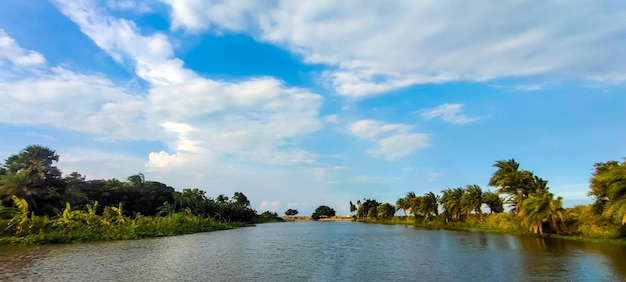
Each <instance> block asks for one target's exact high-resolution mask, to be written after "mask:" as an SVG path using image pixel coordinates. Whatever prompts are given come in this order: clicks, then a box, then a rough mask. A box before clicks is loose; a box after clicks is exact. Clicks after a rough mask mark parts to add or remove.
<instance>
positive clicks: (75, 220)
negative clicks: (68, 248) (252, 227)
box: [0, 199, 244, 244]
mask: <svg viewBox="0 0 626 282" xmlns="http://www.w3.org/2000/svg"><path fill="white" fill-rule="evenodd" d="M19 200H20V199H15V200H14V201H17V202H20V201H19ZM17 202H16V203H17ZM20 204H23V203H22V202H20ZM26 205H27V204H26ZM18 207H19V212H17V213H16V214H14V215H13V216H12V217H11V218H4V219H0V244H47V243H66V242H77V241H96V240H129V239H140V238H146V237H160V236H172V235H180V234H189V233H197V232H208V231H214V230H224V229H232V228H236V227H241V226H244V224H243V223H224V222H219V221H216V220H215V219H213V218H205V217H200V216H196V215H193V214H191V213H190V212H189V211H187V212H179V213H172V214H170V215H167V216H156V217H146V216H141V215H138V216H137V217H135V218H130V217H127V216H124V215H123V214H122V206H121V205H120V206H118V207H106V208H105V209H104V212H103V213H102V215H97V214H96V213H95V208H94V207H91V206H89V207H88V210H87V211H82V210H72V209H71V207H70V205H69V204H67V205H66V208H65V210H64V211H63V212H59V213H58V215H57V216H55V217H53V218H49V217H47V216H35V215H34V214H32V213H29V212H28V209H27V206H26V208H24V206H20V205H18Z"/></svg>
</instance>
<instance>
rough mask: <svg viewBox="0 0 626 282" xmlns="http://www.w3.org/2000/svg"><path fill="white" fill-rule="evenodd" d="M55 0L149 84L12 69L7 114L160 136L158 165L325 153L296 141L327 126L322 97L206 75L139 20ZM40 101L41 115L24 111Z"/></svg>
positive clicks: (30, 121) (128, 135)
mask: <svg viewBox="0 0 626 282" xmlns="http://www.w3.org/2000/svg"><path fill="white" fill-rule="evenodd" d="M55 3H56V4H57V5H58V6H59V8H60V9H61V10H62V12H63V13H64V14H66V15H67V16H68V17H70V18H71V19H72V20H73V21H75V22H76V23H77V24H78V25H79V27H80V28H81V30H82V31H83V32H84V33H85V34H86V35H87V36H89V37H90V38H92V39H93V40H94V42H95V43H96V44H97V45H98V46H100V47H101V48H102V49H103V50H105V51H107V52H108V53H109V54H110V55H111V56H113V57H114V58H116V60H118V61H119V62H128V63H130V64H132V65H135V66H136V68H135V70H136V72H137V74H138V75H139V76H140V77H143V78H144V79H146V80H147V81H148V82H150V86H149V89H148V90H147V93H132V91H129V90H128V89H124V88H122V87H118V86H116V85H115V84H114V83H112V82H111V81H110V80H108V79H106V78H104V77H101V76H99V75H84V74H79V73H76V72H72V71H69V70H66V69H63V68H60V67H47V68H45V69H43V70H42V71H37V72H33V73H31V74H29V75H28V76H26V77H20V78H16V79H1V78H2V77H3V74H5V73H7V72H9V71H10V70H6V69H4V70H0V98H1V99H2V101H3V103H4V105H5V106H6V107H7V109H6V110H4V111H1V112H0V122H6V123H10V124H19V125H50V126H53V127H57V128H61V129H69V130H73V131H78V132H83V133H91V134H94V135H95V136H96V137H97V139H99V140H111V139H126V140H128V139H131V140H154V141H160V142H163V143H165V144H166V145H167V146H168V150H163V151H159V152H153V153H152V154H150V155H149V162H148V164H147V168H148V169H150V170H151V171H154V172H156V171H165V170H166V169H167V168H173V167H178V168H179V169H181V170H183V169H184V168H190V167H191V168H193V167H194V166H197V165H199V163H202V162H213V163H212V164H214V163H219V161H220V160H223V159H227V158H234V159H235V160H236V161H237V162H249V161H252V162H258V163H266V164H278V165H292V164H302V163H304V164H310V163H313V162H315V160H316V155H315V154H312V153H310V152H307V151H305V150H302V149H299V148H298V143H297V141H295V138H297V137H299V136H303V135H306V134H309V133H312V132H315V131H317V130H319V129H320V128H321V121H320V117H319V108H320V107H321V103H322V99H321V96H320V95H318V94H314V93H311V92H309V91H307V90H304V89H299V88H290V87H286V86H285V85H283V83H282V82H280V81H278V80H276V79H274V78H270V77H259V78H253V79H250V80H245V81H241V82H232V83H231V82H226V81H215V80H211V79H206V78H201V77H199V76H198V75H197V74H195V73H194V72H193V71H191V70H188V69H185V68H184V67H183V62H182V61H180V60H179V59H177V58H173V57H172V55H173V50H172V44H170V42H169V40H168V38H167V37H165V36H164V35H161V34H154V35H152V36H144V35H141V34H140V33H139V30H138V28H137V27H136V26H135V24H134V23H133V22H131V21H127V20H121V19H116V18H114V17H112V16H110V15H109V14H107V13H106V12H105V11H104V10H102V9H101V8H100V7H96V6H93V5H92V4H93V2H89V1H75V2H74V1H68V2H64V1H55ZM3 38H4V39H3V40H4V41H6V42H9V43H10V44H9V45H7V46H11V48H12V49H15V50H20V52H21V53H23V54H35V53H36V52H34V51H29V50H23V49H21V48H19V46H18V45H17V43H15V42H14V40H13V39H11V38H9V37H8V35H3ZM5 45H6V44H5ZM37 54H38V53H37ZM44 61H45V60H44ZM183 81H185V82H186V83H185V84H178V83H180V82H183ZM67 105H72V107H71V108H68V107H67ZM33 108H36V109H37V111H38V114H37V115H24V114H23V113H25V112H29V111H30V110H31V109H33ZM205 167H211V165H206V166H205Z"/></svg>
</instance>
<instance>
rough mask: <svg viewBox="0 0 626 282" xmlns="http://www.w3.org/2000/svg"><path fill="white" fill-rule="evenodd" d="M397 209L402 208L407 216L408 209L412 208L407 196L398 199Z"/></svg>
mask: <svg viewBox="0 0 626 282" xmlns="http://www.w3.org/2000/svg"><path fill="white" fill-rule="evenodd" d="M396 209H398V210H402V213H404V216H406V210H408V209H410V206H409V205H408V202H407V200H406V198H399V199H398V200H397V201H396Z"/></svg>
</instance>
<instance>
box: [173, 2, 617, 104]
mask: <svg viewBox="0 0 626 282" xmlns="http://www.w3.org/2000/svg"><path fill="white" fill-rule="evenodd" d="M165 2H166V3H168V4H169V5H170V6H171V9H172V10H171V17H172V21H173V24H172V28H174V29H178V28H181V29H186V30H188V31H192V32H200V31H204V30H209V31H212V32H217V33H220V32H222V31H224V30H226V31H234V32H245V33H248V34H251V35H252V36H254V37H255V38H256V39H257V40H259V41H263V42H269V43H272V44H275V45H278V46H281V47H283V48H286V49H288V50H290V51H291V52H292V53H295V54H298V55H300V56H302V59H303V61H304V62H306V63H312V64H313V63H314V64H326V65H328V66H330V67H331V69H330V70H328V71H327V72H325V75H324V77H325V78H326V79H327V80H328V82H329V84H330V85H331V86H332V87H333V88H334V89H335V90H336V91H337V92H338V93H340V94H342V95H346V96H351V97H359V96H364V95H371V94H376V93H381V92H385V91H388V90H391V89H394V88H398V87H404V86H408V85H412V84H419V83H439V82H447V81H457V80H465V81H485V80H490V79H494V78H499V77H511V76H529V75H550V76H561V77H576V78H587V79H597V80H599V81H604V80H619V81H622V82H623V81H624V80H625V79H624V78H625V77H626V66H625V65H624V64H622V63H621V62H623V61H626V53H624V52H621V51H622V50H624V49H625V48H626V39H625V38H624V36H622V34H623V31H624V30H625V29H626V21H624V20H623V18H624V15H625V12H626V10H625V8H626V7H625V6H624V5H621V3H619V2H611V3H605V4H598V3H596V2H593V1H591V2H578V3H570V2H564V1H556V2H549V3H544V2H541V3H540V2H532V1H531V2H524V1H513V2H507V3H501V2H499V1H479V2H471V3H469V2H468V3H457V2H454V3H451V2H450V1H394V2H381V1H369V2H363V1H358V0H352V1H331V0H325V1H324V0H321V1H320V0H315V1H313V0H309V1H288V0H278V1H273V2H258V1H226V2H224V1H217V0H213V1H210V0H207V1H202V0H176V1H174V0H167V1H165ZM582 18H584V19H585V20H584V21H581V20H580V19H582Z"/></svg>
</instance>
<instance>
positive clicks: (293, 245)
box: [0, 222, 626, 281]
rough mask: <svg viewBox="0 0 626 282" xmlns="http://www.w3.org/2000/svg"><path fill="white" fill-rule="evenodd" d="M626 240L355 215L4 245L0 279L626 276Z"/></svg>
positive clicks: (0, 255)
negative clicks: (130, 237) (419, 224)
mask: <svg viewBox="0 0 626 282" xmlns="http://www.w3.org/2000/svg"><path fill="white" fill-rule="evenodd" d="M624 258H626V247H624V246H619V245H613V244H607V243H586V242H575V241H567V240H558V239H550V240H544V239H539V238H535V237H525V236H514V235H500V234H489V233H481V232H463V231H446V230H424V229H419V228H413V227H406V226H401V225H378V224H363V223H355V222H285V223H272V224H261V225H258V226H256V227H248V228H240V229H235V230H227V231H217V232H210V233H198V234H191V235H184V236H176V237H165V238H155V239H145V240H136V241H115V242H96V243H79V244H66V245H48V246H29V247H19V246H0V281H89V280H91V281H529V280H531V281H626V260H624Z"/></svg>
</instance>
